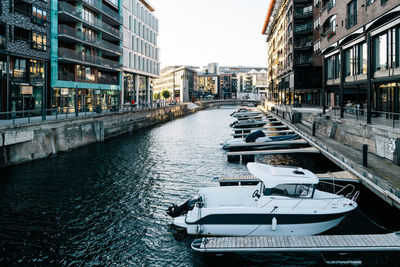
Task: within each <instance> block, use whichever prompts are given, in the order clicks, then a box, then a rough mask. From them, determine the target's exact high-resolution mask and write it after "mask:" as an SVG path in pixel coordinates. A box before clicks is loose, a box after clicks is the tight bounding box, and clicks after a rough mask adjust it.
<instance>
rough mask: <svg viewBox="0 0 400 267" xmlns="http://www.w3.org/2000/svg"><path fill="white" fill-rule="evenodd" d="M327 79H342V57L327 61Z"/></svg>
mask: <svg viewBox="0 0 400 267" xmlns="http://www.w3.org/2000/svg"><path fill="white" fill-rule="evenodd" d="M325 64H326V79H327V80H331V79H337V78H339V77H340V55H339V54H336V55H334V56H331V57H329V58H327V59H326V62H325Z"/></svg>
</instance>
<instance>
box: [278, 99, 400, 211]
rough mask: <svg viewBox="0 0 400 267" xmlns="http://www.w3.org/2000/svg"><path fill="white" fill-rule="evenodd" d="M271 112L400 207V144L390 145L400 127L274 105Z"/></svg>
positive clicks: (382, 196) (368, 186)
mask: <svg viewBox="0 0 400 267" xmlns="http://www.w3.org/2000/svg"><path fill="white" fill-rule="evenodd" d="M271 114H274V116H276V117H278V118H279V119H281V120H284V121H285V123H287V124H288V125H290V127H292V128H293V129H294V130H296V131H298V132H299V134H301V135H302V136H303V138H305V139H306V140H308V141H309V142H310V144H312V145H313V146H315V147H317V148H318V149H319V150H320V151H321V152H322V153H323V154H324V155H325V156H326V157H327V158H329V159H330V160H332V161H333V162H335V163H336V164H337V165H339V166H341V167H342V168H343V169H346V170H349V171H351V172H352V173H353V174H354V175H356V176H357V177H359V178H360V180H361V181H362V183H363V184H364V185H365V186H366V187H367V188H369V189H370V190H371V191H373V192H374V193H376V194H377V195H378V196H380V197H381V198H383V199H384V200H385V201H387V202H388V203H390V204H391V205H394V206H396V207H398V208H400V166H398V159H397V158H396V157H397V156H398V153H399V151H400V146H393V145H391V144H393V143H395V144H396V143H398V140H399V139H400V132H399V131H398V130H396V129H393V128H389V127H385V126H379V125H366V124H363V123H357V122H355V121H350V120H344V119H340V118H336V117H330V118H329V119H328V118H326V117H323V116H321V114H320V113H319V112H310V111H307V110H306V109H304V111H301V110H296V111H293V110H288V109H286V108H285V107H280V106H275V107H274V108H273V111H272V112H271ZM313 125H314V127H315V136H313V130H312V129H313ZM364 144H367V145H368V157H367V166H364V164H363V152H362V147H363V145H364Z"/></svg>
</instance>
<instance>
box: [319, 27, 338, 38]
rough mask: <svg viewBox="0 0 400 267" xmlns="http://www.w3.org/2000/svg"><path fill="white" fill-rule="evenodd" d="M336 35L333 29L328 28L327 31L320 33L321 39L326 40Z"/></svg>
mask: <svg viewBox="0 0 400 267" xmlns="http://www.w3.org/2000/svg"><path fill="white" fill-rule="evenodd" d="M335 34H336V29H335V28H329V29H328V30H327V31H325V32H323V33H321V37H327V38H328V40H329V39H331V38H332V37H333V36H335Z"/></svg>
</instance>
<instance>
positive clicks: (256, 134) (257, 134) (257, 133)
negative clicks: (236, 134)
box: [246, 130, 265, 143]
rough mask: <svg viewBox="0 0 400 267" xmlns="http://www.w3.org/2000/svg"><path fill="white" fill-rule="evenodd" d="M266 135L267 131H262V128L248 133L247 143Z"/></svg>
mask: <svg viewBox="0 0 400 267" xmlns="http://www.w3.org/2000/svg"><path fill="white" fill-rule="evenodd" d="M264 136H265V133H264V132H263V131H261V130H257V131H254V132H252V133H251V134H248V135H247V136H246V143H252V142H255V141H256V139H257V138H259V137H264Z"/></svg>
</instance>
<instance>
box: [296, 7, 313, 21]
mask: <svg viewBox="0 0 400 267" xmlns="http://www.w3.org/2000/svg"><path fill="white" fill-rule="evenodd" d="M312 14H313V12H312V9H311V10H309V9H305V8H300V9H296V11H295V12H294V17H295V18H296V19H305V18H308V17H311V16H312Z"/></svg>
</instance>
